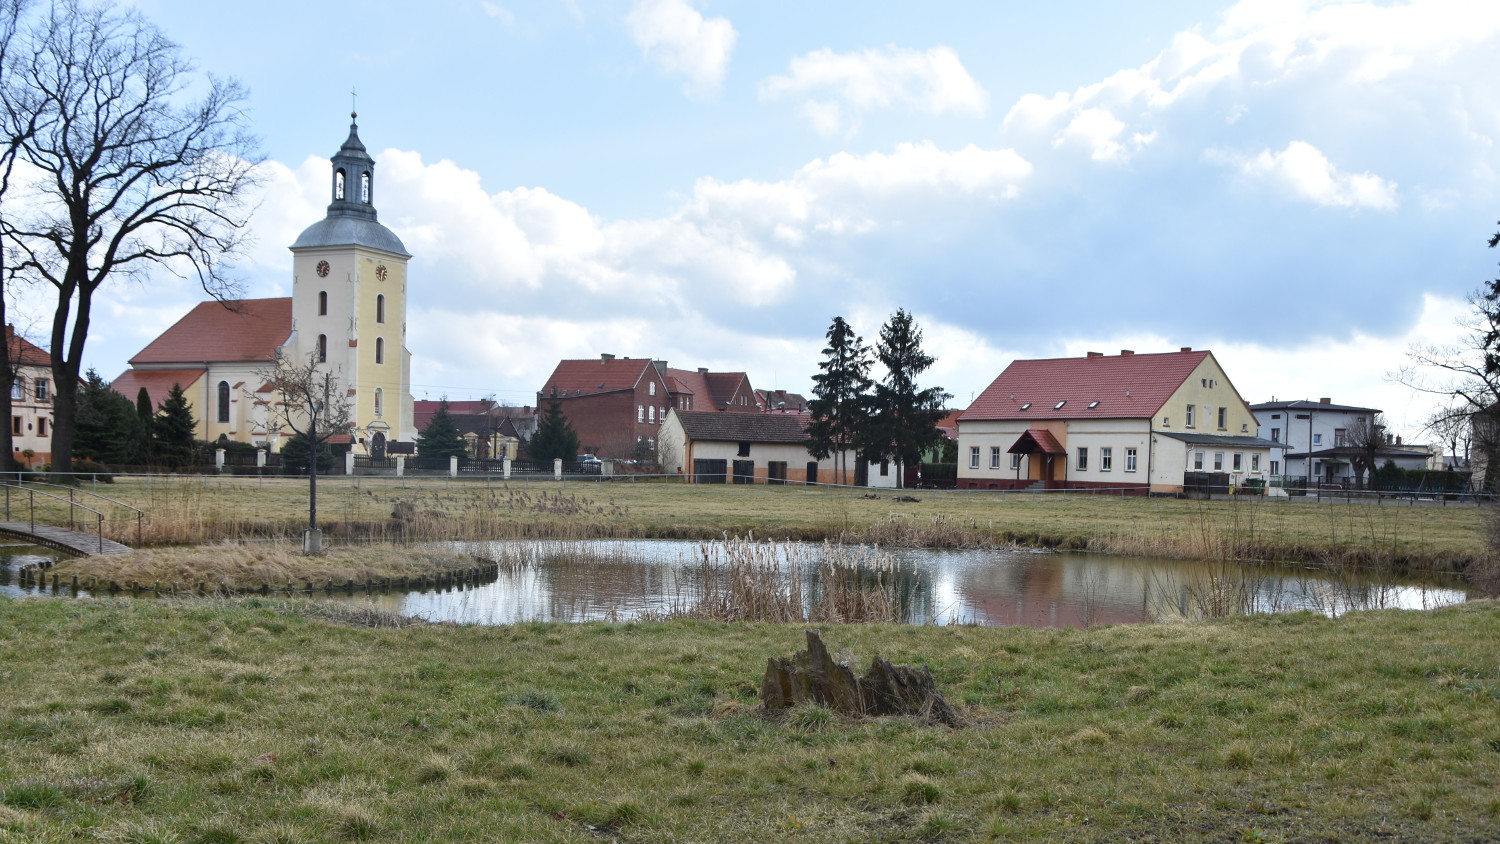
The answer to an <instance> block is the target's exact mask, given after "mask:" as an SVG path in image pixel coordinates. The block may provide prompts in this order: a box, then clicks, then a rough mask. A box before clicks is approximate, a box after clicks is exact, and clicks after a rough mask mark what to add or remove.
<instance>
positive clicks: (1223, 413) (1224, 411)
mask: <svg viewBox="0 0 1500 844" xmlns="http://www.w3.org/2000/svg"><path fill="white" fill-rule="evenodd" d="M1228 416H1229V408H1227V407H1221V408H1219V430H1220V431H1222V430H1224V425H1225V424H1226V420H1227V419H1228Z"/></svg>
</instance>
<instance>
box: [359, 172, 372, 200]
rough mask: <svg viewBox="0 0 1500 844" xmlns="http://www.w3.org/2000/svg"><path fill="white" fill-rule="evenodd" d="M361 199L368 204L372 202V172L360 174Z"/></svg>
mask: <svg viewBox="0 0 1500 844" xmlns="http://www.w3.org/2000/svg"><path fill="white" fill-rule="evenodd" d="M359 201H360V202H363V203H364V204H366V205H369V204H370V174H369V173H360V174H359Z"/></svg>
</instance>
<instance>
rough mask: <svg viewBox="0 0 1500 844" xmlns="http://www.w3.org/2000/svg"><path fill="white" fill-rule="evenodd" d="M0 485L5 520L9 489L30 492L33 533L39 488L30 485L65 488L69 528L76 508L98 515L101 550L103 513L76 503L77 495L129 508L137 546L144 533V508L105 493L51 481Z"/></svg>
mask: <svg viewBox="0 0 1500 844" xmlns="http://www.w3.org/2000/svg"><path fill="white" fill-rule="evenodd" d="M0 486H3V487H5V520H6V521H10V496H11V490H21V491H23V492H28V493H31V494H32V495H31V530H32V532H33V533H35V532H36V493H37V492H39V491H40V490H35V489H31V487H39V486H45V487H51V488H53V489H65V490H67V491H68V498H67V502H68V527H69V529H75V521H76V518H75V510H76V509H78V508H82V509H84V510H87V511H89V512H90V513H93V514H94V515H96V516H98V517H99V518H98V533H99V540H100V543H99V547H100V549H101V550H102V549H103V547H104V521H105V518H104V514H103V513H101V512H100V511H98V510H95V509H94V508H92V507H88V506H86V505H84V504H80V503H78V501H77V499H76V496H77V495H87V496H90V497H91V498H95V499H98V500H100V501H106V502H108V503H110V504H113V505H114V506H116V507H123V508H125V509H126V510H129V511H131V512H132V513H135V544H136V546H137V547H139V546H140V544H141V539H142V536H143V535H144V529H143V524H144V521H145V516H146V512H145V511H144V510H142V509H140V508H139V507H132V506H130V505H129V504H126V503H125V502H123V501H117V500H115V499H113V498H110V497H109V496H107V495H100V494H99V493H97V492H90V491H89V490H86V489H78V488H76V487H71V486H67V485H66V484H53V483H46V482H44V481H25V482H22V483H10V482H3V481H0ZM42 495H44V496H46V497H48V498H51V499H54V500H56V501H62V500H63V498H62V496H60V495H53V494H52V493H49V492H42Z"/></svg>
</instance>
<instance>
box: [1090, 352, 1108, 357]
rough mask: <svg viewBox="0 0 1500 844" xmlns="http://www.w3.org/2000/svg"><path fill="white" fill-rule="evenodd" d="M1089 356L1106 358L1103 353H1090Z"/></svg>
mask: <svg viewBox="0 0 1500 844" xmlns="http://www.w3.org/2000/svg"><path fill="white" fill-rule="evenodd" d="M1088 356H1089V357H1091V358H1102V357H1104V353H1103V352H1089V353H1088Z"/></svg>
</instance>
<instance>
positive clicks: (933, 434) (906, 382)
mask: <svg viewBox="0 0 1500 844" xmlns="http://www.w3.org/2000/svg"><path fill="white" fill-rule="evenodd" d="M875 357H876V359H877V360H879V361H880V363H881V365H882V366H884V367H885V369H886V374H885V377H884V378H882V379H881V380H880V383H878V384H876V385H875V395H874V397H873V399H872V406H873V409H874V413H873V415H872V417H871V419H870V423H869V424H868V425H867V426H865V428H864V431H863V434H862V436H861V446H862V448H861V451H862V452H863V453H864V455H865V457H866V459H869V460H886V459H890V460H895V461H897V462H898V463H900V464H901V466H902V467H903V468H904V467H906V466H913V465H916V464H917V463H919V462H921V459H922V455H923V454H925V453H926V452H928V451H931V450H932V449H933V448H935V447H937V446H938V445H939V444H941V443H942V442H943V432H942V431H940V430H938V427H937V423H938V421H939V420H941V419H942V418H943V414H944V413H946V412H947V411H946V410H944V408H943V403H944V402H946V401H947V400H948V399H951V398H953V396H951V395H949V394H948V393H946V392H943V388H942V387H928V388H926V389H918V387H917V376H918V375H921V374H922V373H923V372H926V371H927V369H928V368H929V367H931V366H932V364H933V363H934V362H935V360H936V359H935V358H933V357H932V356H931V355H929V354H927V353H925V352H923V351H922V330H921V329H919V328H917V324H916V322H915V321H914V320H913V319H912V317H911V314H908V313H907V312H906V310H905V309H904V308H903V309H898V310H897V311H896V313H894V314H892V315H891V318H890V320H889V321H888V322H886V324H885V325H884V326H883V327H882V328H881V329H880V342H879V343H878V344H876V347H875Z"/></svg>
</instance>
